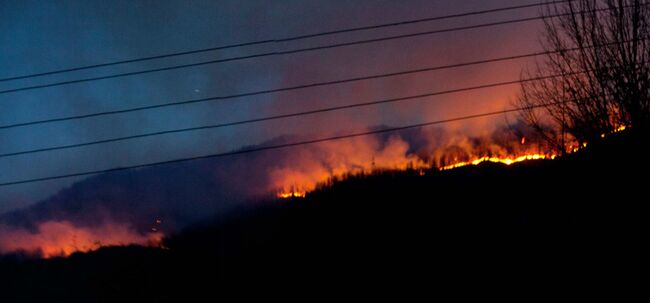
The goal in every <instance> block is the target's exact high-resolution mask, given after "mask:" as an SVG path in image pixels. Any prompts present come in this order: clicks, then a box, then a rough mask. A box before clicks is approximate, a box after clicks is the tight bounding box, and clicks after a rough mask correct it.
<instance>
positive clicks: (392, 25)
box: [0, 0, 574, 82]
mask: <svg viewBox="0 0 650 303" xmlns="http://www.w3.org/2000/svg"><path fill="white" fill-rule="evenodd" d="M571 1H574V0H561V1H550V2H539V3H533V4H524V5H515V6H507V7H499V8H493V9H487V10H479V11H471V12H465V13H457V14H451V15H443V16H435V17H428V18H421V19H412V20H406V21H398V22H391V23H382V24H376V25H369V26H360V27H352V28H346V29H340V30H332V31H324V32H317V33H311V34H303V35H297V36H291V37H285V38H278V39H264V40H258V41H249V42H240V43H234V44H228V45H222V46H216V47H209V48H202V49H196V50H190V51H182V52H174V53H168V54H162V55H155V56H148V57H140V58H134V59H126V60H118V61H112V62H107V63H98V64H91V65H85V66H78V67H72V68H65V69H59V70H53V71H48V72H39V73H33V74H25V75H18V76H9V77H5V78H0V82H6V81H13V80H20V79H27V78H34V77H40V76H47V75H55V74H61V73H67V72H73V71H80V70H86V69H93V68H98V67H108V66H113V65H119V64H125V63H135V62H140V61H150V60H155V59H163V58H169V57H177V56H184V55H191V54H198V53H204V52H211V51H217V50H224V49H229V48H237V47H244V46H253V45H262V44H269V43H283V42H291V41H296V40H303V39H308V38H315V37H322V36H329V35H335V34H342V33H350V32H356V31H364V30H371V29H379V28H386V27H395V26H402V25H409V24H416V23H423V22H430V21H439V20H444V19H452V18H460V17H468V16H476V15H483V14H490V13H496V12H504V11H511V10H519V9H525V8H532V7H538V6H542V5H547V4H559V3H565V2H571Z"/></svg>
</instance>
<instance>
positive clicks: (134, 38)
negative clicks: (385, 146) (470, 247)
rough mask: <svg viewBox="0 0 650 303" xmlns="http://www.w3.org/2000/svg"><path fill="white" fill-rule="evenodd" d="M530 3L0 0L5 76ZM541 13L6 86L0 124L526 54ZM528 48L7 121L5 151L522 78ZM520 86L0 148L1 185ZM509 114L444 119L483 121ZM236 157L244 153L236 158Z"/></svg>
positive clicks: (462, 108)
mask: <svg viewBox="0 0 650 303" xmlns="http://www.w3.org/2000/svg"><path fill="white" fill-rule="evenodd" d="M535 2H537V0H490V1H484V0H463V1H449V0H439V1H426V0H421V1H415V0H414V1H370V0H368V1H360V0H358V1H357V0H355V1H332V0H328V1H315V0H314V1H304V0H295V1H239V0H237V1H90V0H89V1H2V2H0V45H1V47H0V67H2V68H0V78H4V77H9V76H14V75H22V74H29V73H36V72H43V71H50V70H56V69H62V68H68V67H76V66H83V65H88V64H96V63H103V62H110V61H114V60H122V59H129V58H137V57H143V56H151V55H158V54H165V53H171V52H178V51H185V50H193V49H200V48H207V47H213V46H219V45H225V44H231V43H237V42H246V41H254V40H260V39H268V38H282V37H286V36H293V35H300V34H308V33H313V32H320V31H327V30H335V29H341V28H347V27H356V26H364V25H373V24H380V23H386V22H394V21H400V20H408V19H417V18H424V17H431V16H438V15H445V14H452V13H458V12H465V11H471V10H481V9H487V8H496V7H502V6H510V5H519V4H524V3H535ZM537 13H538V9H537V8H531V9H526V10H519V11H517V12H516V13H513V12H503V13H495V14H489V15H484V16H478V17H477V16H474V17H469V18H458V19H452V20H445V21H438V22H428V23H422V24H417V25H411V26H403V27H399V28H390V29H380V30H372V31H363V32H357V33H353V34H343V35H334V36H328V37H321V38H315V39H306V40H300V41H297V42H290V43H280V44H268V45H263V46H251V47H241V48H236V49H229V50H227V51H215V52H208V53H204V54H199V55H190V56H182V57H176V58H169V59H164V60H155V61H147V62H140V63H136V64H125V65H121V66H114V67H109V68H99V69H93V70H88V71H81V72H74V73H66V74H62V75H55V76H46V77H39V78H34V79H29V80H18V81H11V82H3V83H0V90H2V89H9V88H14V87H22V86H26V85H33V84H39V83H49V82H55V81H63V80H68V79H75V78H81V77H86V76H97V75H105V74H111V73H115V72H123V71H135V70H140V69H146V68H151V67H159V66H167V65H173V64H181V63H191V62H199V61H203V60H212V59H216V58H226V57H231V56H239V55H246V54H254V53H258V52H264V51H272V50H284V49H293V48H300V47H307V46H317V45H323V44H328V43H333V42H343V41H352V40H356V39H359V38H370V37H381V36H384V35H389V34H398V33H409V32H414V31H420V30H430V29H436V28H445V27H453V26H460V25H470V24H478V23H484V22H493V21H501V20H506V19H513V18H522V17H527V16H534V15H536V14H537ZM540 25H541V23H540V22H539V21H535V22H528V23H525V24H517V25H504V26H498V27H490V28H483V29H477V30H467V31H460V32H453V33H448V34H440V35H434V36H423V37H418V38H408V39H401V40H394V41H389V42H381V43H374V44H368V45H359V46H351V47H342V48H336V49H330V50H322V51H315V52H306V53H300V54H294V55H288V56H272V57H265V58H260V59H252V60H244V61H237V62H229V63H223V64H212V65H206V66H200V67H195V68H187V69H182V70H173V71H168V72H160V73H154V74H147V75H140V76H132V77H123V78H118V79H110V80H101V81H94V82H88V83H80V84H73V85H65V86H58V87H52V88H45V89H37V90H30V91H23V92H15V93H8V94H2V95H0V105H1V106H2V110H0V124H2V125H5V124H11V123H17V122H23V121H31V120H38V119H45V118H52V117H61V116H68V115H75V114H83V113H89V112H96V111H104V110H114V109H119V108H123V107H133V106H138V105H146V104H156V103H166V102H173V101H177V100H184V99H192V98H202V97H209V96H219V95H228V94H233V93H241V92H247V91H255V90H263V89H270V88H275V87H283V86H292V85H299V84H303V83H310V82H316V81H327V80H335V79H340V78H347V77H354V76H363V75H368V74H375V73H384V72H392V71H400V70H405V69H414V68H422V67H426V66H435V65H442V64H450V63H456V62H464V61H472V60H479V59H484V58H493V57H501V56H508V55H516V54H525V53H530V52H534V51H537V50H538V49H539V46H538V43H537V36H538V35H537V34H538V33H539V31H540V30H541V27H540ZM530 62H531V61H530V60H514V61H509V62H506V63H497V64H486V65H479V66H471V67H466V68H458V69H453V70H446V71H441V72H430V73H422V74H416V75H408V76H401V77H393V78H386V79H380V80H374V81H364V82H357V83H351V84H344V85H336V86H328V87H321V88H315V89H305V90H298V91H292V92H286V93H277V94H269V95H263V96H256V97H249V98H240V99H234V100H230V101H227V102H208V103H201V104H195V105H189V106H181V107H169V108H164V109H158V110H151V111H144V112H136V113H131V114H125V115H113V116H107V117H100V118H93V119H84V120H76V121H69V122H64V123H53V124H46V125H38V126H31V127H23V128H14V129H7V130H0V153H6V152H13V151H20V150H25V149H33V148H40V147H47V146H54V145H61V144H71V143H76V142H85V141H89V140H97V139H103V138H111V137H116V136H124V135H130V134H138V133H143V132H150V131H157V130H166V129H174V128H181V127H191V126H200V125H204V124H214V123H218V122H229V121H236V120H241V119H248V118H256V117H262V116H267V115H272V114H278V113H284V112H293V111H302V110H307V109H312V108H315V107H327V106H333V105H340V104H348V103H354V102H365V101H371V100H375V99H380V98H390V97H399V96H404V95H415V94H419V93H426V92H431V91H437V90H446V89H452V88H460V87H465V86H473V85H480V84H485V83H489V82H498V81H510V80H515V79H518V77H519V75H520V72H521V70H522V68H523V67H525V66H526V64H529V63H530ZM517 90H518V87H517V86H516V85H513V86H509V87H501V88H495V89H487V90H480V91H474V92H467V93H462V94H454V95H448V96H441V97H436V98H432V99H431V100H432V101H409V102H403V103H398V104H388V105H382V106H376V107H371V108H360V109H354V110H348V111H339V112H332V113H326V114H322V115H317V116H305V117H299V118H292V119H286V120H281V121H274V122H265V123H256V124H249V125H245V126H237V127H230V128H222V129H217V130H206V131H198V132H191V133H183V134H174V135H166V136H159V137H153V138H147V139H143V140H132V141H128V142H118V143H113V144H103V145H97V146H92V147H84V148H78V149H73V150H62V151H56V152H46V153H39V154H31V155H24V156H16V157H8V158H3V159H0V182H8V181H11V180H18V179H25V178H35V177H42V176H49V175H56V174H64V173H69V172H76V171H85V170H95V169H105V168H111V167H114V166H126V165H132V164H138V163H143V162H154V161H161V160H166V159H172V158H178V157H189V156H195V155H202V154H208V153H215V152H222V151H229V150H234V149H237V148H240V147H242V146H245V145H252V144H260V143H262V142H265V141H267V140H270V139H273V138H275V137H278V136H281V135H287V134H299V135H305V136H324V135H328V134H330V135H331V134H333V133H339V132H346V131H347V132H349V131H355V130H363V129H365V128H367V127H372V126H377V125H388V126H399V125H402V124H412V123H418V122H426V121H431V120H437V119H445V118H450V117H454V116H460V115H467V114H473V113H481V112H486V111H493V110H500V109H503V108H504V107H507V106H509V104H510V103H511V102H512V100H513V98H514V97H515V95H516V92H517ZM503 120H504V119H503V117H502V116H501V117H496V118H493V119H481V120H472V121H471V122H464V123H458V124H450V125H447V126H446V127H449V128H454V129H461V130H463V131H466V132H468V133H480V132H484V131H488V130H490V129H491V127H492V126H494V125H497V124H498V123H499V122H502V121H503ZM244 157H245V156H244ZM76 181H79V178H70V179H64V180H57V181H47V182H39V183H32V184H25V185H17V186H8V187H3V188H0V212H5V211H8V210H11V209H15V208H19V207H24V206H27V205H29V204H31V203H34V202H36V201H38V200H40V199H43V198H46V197H48V196H50V195H52V194H53V193H55V192H57V191H58V190H60V189H61V188H63V187H65V186H68V185H70V184H72V183H74V182H76Z"/></svg>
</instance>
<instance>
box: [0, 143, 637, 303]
mask: <svg viewBox="0 0 650 303" xmlns="http://www.w3.org/2000/svg"><path fill="white" fill-rule="evenodd" d="M646 141H647V139H646V137H645V135H633V134H630V133H626V134H620V135H617V136H613V137H611V138H609V139H608V140H607V142H602V143H600V144H592V145H591V146H590V148H589V149H587V150H585V151H584V152H581V153H579V154H575V155H571V156H568V157H565V158H562V159H556V160H553V161H531V162H526V163H521V164H517V165H513V166H503V165H496V164H483V165H480V166H475V167H465V168H460V169H456V170H452V171H446V172H437V171H427V172H426V174H425V175H424V176H421V175H420V172H418V171H412V172H399V173H397V172H384V173H379V174H375V175H372V176H365V177H354V178H350V179H348V180H346V181H343V182H336V183H334V184H333V185H332V186H331V187H328V188H324V189H322V190H319V191H317V192H315V193H312V194H311V195H309V196H308V197H307V198H306V199H295V200H292V201H286V200H285V201H277V202H274V203H270V204H269V205H267V206H266V207H264V208H257V209H255V210H251V211H246V212H242V213H240V214H239V215H238V216H236V217H229V218H221V219H219V218H217V219H218V220H217V221H218V222H219V223H212V224H204V225H202V226H197V227H195V228H193V229H189V230H186V231H185V232H184V233H182V234H179V235H176V236H173V237H171V238H170V239H168V240H167V242H166V245H167V246H168V248H169V249H168V250H159V249H146V248H137V247H127V248H107V249H102V250H100V251H97V252H94V253H90V254H78V255H73V256H72V257H70V258H68V259H58V260H31V261H30V260H16V259H11V258H6V259H5V260H4V261H0V283H1V284H0V287H2V288H8V289H7V290H5V291H3V296H4V297H3V299H5V298H7V299H8V298H11V297H10V296H14V297H13V298H14V299H16V298H19V299H39V298H40V299H48V300H49V301H57V300H59V299H61V300H62V298H65V299H66V300H67V299H69V298H70V297H74V298H76V299H78V300H81V301H97V300H100V301H101V300H106V301H114V300H118V299H125V298H132V297H127V296H137V297H142V298H143V299H148V300H151V299H158V298H163V299H164V298H169V296H170V295H182V296H186V295H188V294H195V293H201V292H202V293H205V292H207V293H212V294H213V295H215V296H216V297H218V296H219V294H220V293H221V292H222V291H225V290H231V289H230V288H229V286H228V285H231V284H239V285H240V286H241V285H246V286H249V287H251V288H252V289H254V287H253V285H258V284H260V283H261V284H270V283H272V284H283V285H285V286H286V287H289V288H291V287H293V285H295V284H294V283H295V282H303V283H308V284H312V285H323V286H325V285H330V284H329V283H337V284H340V283H352V284H354V285H356V284H367V283H370V284H371V285H375V286H376V287H375V289H376V290H381V289H382V288H383V287H395V286H397V285H400V284H408V285H411V286H417V285H420V286H422V285H423V286H426V287H435V286H441V285H447V284H458V283H465V282H467V281H475V282H479V283H490V282H496V281H505V280H501V279H502V278H503V277H506V278H508V279H507V281H509V282H508V283H511V282H512V281H517V282H519V283H523V284H526V283H532V282H530V281H532V280H531V279H533V278H534V279H543V280H544V279H545V280H546V281H547V282H549V281H552V282H553V283H565V284H566V285H572V284H575V283H578V281H584V280H583V279H584V278H585V277H587V278H592V279H599V278H600V277H604V276H608V277H609V278H611V277H613V276H612V274H611V273H612V272H616V273H617V274H616V277H618V276H620V275H622V273H623V272H625V273H626V274H625V275H629V276H634V274H633V273H628V272H634V271H635V270H640V265H641V262H645V261H642V260H644V259H645V257H646V256H647V254H646V252H647V250H646V249H645V248H644V247H645V246H646V243H645V242H646V240H647V230H650V229H648V207H647V200H648V186H649V184H648V177H647V173H648V171H649V170H648V166H649V165H648V161H647V160H646V157H647V151H648V150H649V149H648V148H647V142H646ZM504 283H505V282H504ZM377 285H382V286H381V287H382V288H379V289H377ZM503 285H504V286H507V287H510V286H511V285H512V284H503ZM332 287H333V286H332ZM16 296H18V297H16ZM2 301H3V302H4V300H2ZM9 301H11V300H9Z"/></svg>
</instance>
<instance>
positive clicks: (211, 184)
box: [0, 124, 545, 257]
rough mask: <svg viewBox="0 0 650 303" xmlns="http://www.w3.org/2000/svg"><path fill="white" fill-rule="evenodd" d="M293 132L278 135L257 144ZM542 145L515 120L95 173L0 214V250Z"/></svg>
mask: <svg viewBox="0 0 650 303" xmlns="http://www.w3.org/2000/svg"><path fill="white" fill-rule="evenodd" d="M522 138H525V139H524V140H522ZM303 139H305V138H301V137H296V136H294V137H280V138H276V139H274V140H271V141H268V142H267V143H265V144H263V145H262V146H264V145H276V144H284V143H289V142H296V141H300V140H303ZM544 150H545V147H544V146H543V144H541V143H540V141H539V140H538V138H535V137H534V135H533V134H532V132H530V131H529V130H527V129H526V128H525V127H523V126H522V125H521V124H516V125H514V126H510V127H508V128H506V127H500V128H497V129H496V130H494V131H492V132H486V134H484V135H481V136H474V137H470V136H466V135H462V134H461V132H460V131H458V132H454V131H449V130H445V129H440V128H425V129H419V130H410V131H404V132H400V133H393V134H384V135H377V136H366V137H356V138H350V139H345V140H336V141H328V142H322V143H318V144H311V145H303V146H296V147H294V148H289V149H280V150H273V151H265V152H259V153H251V154H245V155H241V156H235V157H229V158H215V159H206V160H200V161H195V162H186V163H178V164H174V165H167V166H160V167H152V168H147V169H141V170H134V171H124V172H118V173H111V174H104V175H99V176H95V177H91V178H89V179H86V180H83V181H81V182H78V183H76V184H74V185H72V186H71V187H69V188H67V189H64V190H62V191H61V192H59V193H58V194H56V195H55V196H53V197H50V198H48V199H46V200H44V201H41V202H40V203H37V204H35V205H33V206H30V207H28V208H25V209H22V210H17V211H14V212H12V213H8V214H5V215H3V216H0V252H11V251H27V252H40V254H41V255H42V256H45V257H49V256H55V255H68V254H70V253H71V252H74V251H89V250H93V249H97V248H98V247H100V246H104V245H125V244H141V245H145V244H151V243H152V237H153V238H157V237H160V236H161V235H162V234H169V233H173V232H176V231H178V230H180V229H182V228H183V227H186V226H188V225H190V224H192V223H195V222H197V221H200V220H204V219H207V218H210V217H213V216H215V215H219V216H220V217H226V216H227V214H228V213H229V212H230V211H232V210H233V209H235V208H240V207H252V206H254V205H255V203H258V202H259V201H269V200H270V199H272V198H275V196H276V195H277V194H278V193H280V192H308V191H310V190H313V189H315V188H316V187H317V186H318V184H320V183H324V182H327V181H328V180H330V179H331V178H334V177H343V176H345V175H347V174H354V173H360V172H371V171H372V170H375V169H397V170H403V169H406V168H408V167H413V168H418V167H442V166H445V165H448V164H453V163H458V162H462V161H471V160H473V159H476V158H479V157H486V156H487V157H505V156H520V155H522V154H526V153H539V152H540V151H544ZM152 231H153V233H152Z"/></svg>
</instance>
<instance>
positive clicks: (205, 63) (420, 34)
mask: <svg viewBox="0 0 650 303" xmlns="http://www.w3.org/2000/svg"><path fill="white" fill-rule="evenodd" d="M565 15H569V13H563V14H556V15H550V16H536V17H528V18H520V19H512V20H506V21H499V22H491V23H483V24H478V25H469V26H461V27H453V28H446V29H439V30H431V31H424V32H417V33H411V34H402V35H393V36H386V37H381V38H373V39H364V40H357V41H352V42H343V43H336V44H328V45H322V46H315V47H307V48H298V49H293V50H287V51H272V52H265V53H258V54H253V55H246V56H238V57H230V58H224V59H216V60H209V61H203V62H197V63H189V64H180V65H173V66H167V67H161V68H154V69H146V70H140V71H134V72H125V73H117V74H112V75H106V76H97V77H89V78H82V79H76V80H68V81H61V82H53V83H47V84H38V85H31V86H24V87H19V88H12V89H5V90H0V94H7V93H14V92H20V91H27V90H34V89H41V88H48V87H55V86H61V85H69V84H77V83H83V82H90V81H98V80H106V79H114V78H120V77H126V76H135V75H142V74H149V73H155V72H161V71H170V70H176V69H182V68H189V67H196V66H202V65H209V64H217V63H224V62H232V61H239V60H246V59H253V58H261V57H268V56H280V55H288V54H296V53H302V52H310V51H316V50H323V49H332V48H338V47H344V46H353V45H361V44H369V43H376V42H382V41H390V40H396V39H404V38H412V37H418V36H425V35H433V34H440V33H449V32H456V31H462V30H469V29H477V28H484V27H492V26H499V25H506V24H516V23H523V22H529V21H535V20H541V19H546V18H554V17H560V16H565Z"/></svg>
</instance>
